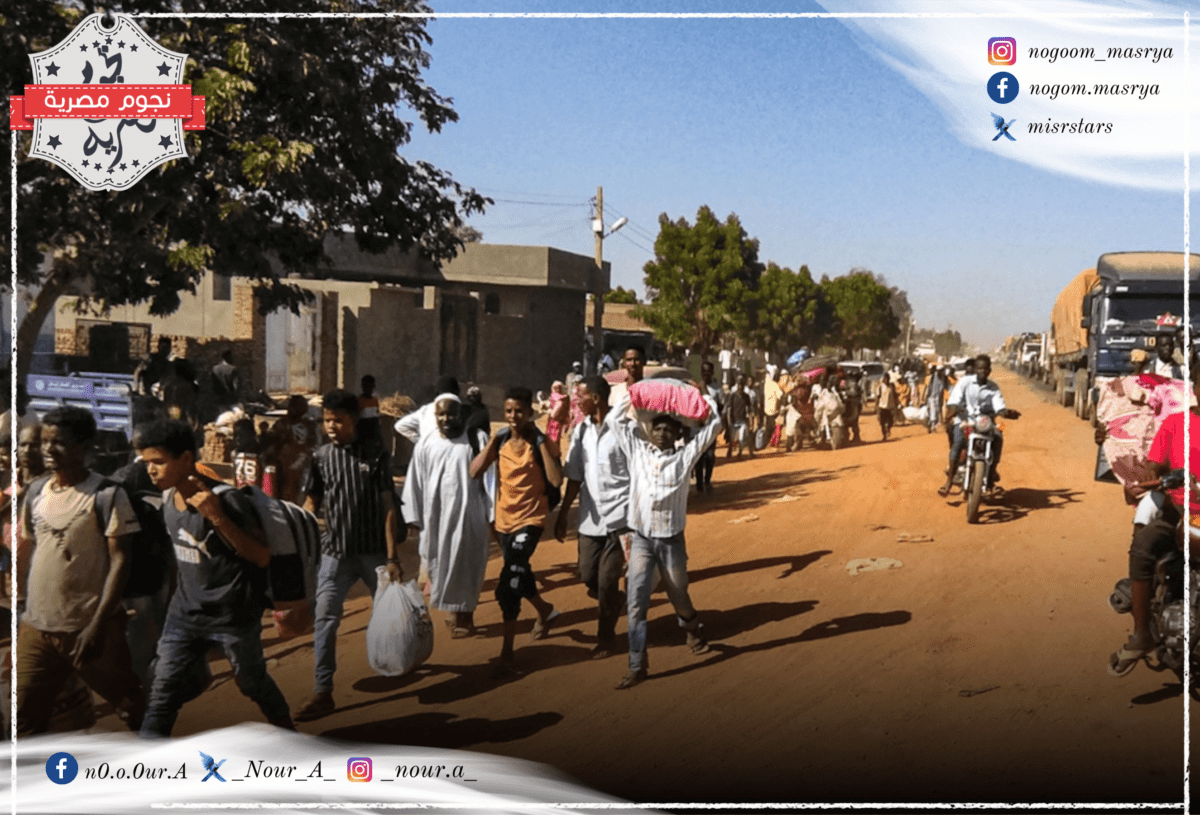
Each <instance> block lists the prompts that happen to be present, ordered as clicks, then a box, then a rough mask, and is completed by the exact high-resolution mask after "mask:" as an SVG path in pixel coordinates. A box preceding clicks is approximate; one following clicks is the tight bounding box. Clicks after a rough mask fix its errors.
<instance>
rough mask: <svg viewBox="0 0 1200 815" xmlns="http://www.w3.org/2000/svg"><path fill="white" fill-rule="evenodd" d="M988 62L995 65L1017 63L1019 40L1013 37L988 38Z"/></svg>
mask: <svg viewBox="0 0 1200 815" xmlns="http://www.w3.org/2000/svg"><path fill="white" fill-rule="evenodd" d="M988 62H990V63H992V64H993V65H1015V64H1016V62H1017V41H1016V39H1015V38H1013V37H992V38H991V39H990V40H988Z"/></svg>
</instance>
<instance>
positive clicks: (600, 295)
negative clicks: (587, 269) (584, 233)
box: [584, 186, 604, 376]
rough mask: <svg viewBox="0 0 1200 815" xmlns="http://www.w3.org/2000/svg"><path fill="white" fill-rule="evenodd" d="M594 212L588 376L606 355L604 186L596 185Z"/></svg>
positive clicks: (585, 371) (585, 372)
mask: <svg viewBox="0 0 1200 815" xmlns="http://www.w3.org/2000/svg"><path fill="white" fill-rule="evenodd" d="M592 214H593V218H592V234H594V235H595V236H596V277H595V284H594V285H593V286H592V289H593V291H592V297H593V298H594V303H593V306H592V359H591V367H590V368H587V369H585V370H584V374H585V375H586V376H591V375H592V374H594V373H596V370H597V367H596V366H597V364H598V363H599V362H600V358H601V357H603V356H604V287H603V286H602V282H603V280H604V187H600V186H597V187H596V208H595V211H594V212H593V213H592Z"/></svg>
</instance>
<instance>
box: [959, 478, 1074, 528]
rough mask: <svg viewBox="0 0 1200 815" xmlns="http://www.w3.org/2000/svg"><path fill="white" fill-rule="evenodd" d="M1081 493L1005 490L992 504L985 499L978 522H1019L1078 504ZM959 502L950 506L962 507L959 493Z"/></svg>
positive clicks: (963, 502)
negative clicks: (1031, 516)
mask: <svg viewBox="0 0 1200 815" xmlns="http://www.w3.org/2000/svg"><path fill="white" fill-rule="evenodd" d="M1081 495H1083V493H1082V492H1079V491H1076V490H1071V489H1067V488H1062V489H1056V490H1034V489H1029V488H1027V487H1018V488H1017V489H1013V490H1006V491H1005V492H1004V494H1003V495H1002V496H1000V498H998V499H995V500H994V502H988V501H987V500H986V499H985V501H984V503H983V505H982V506H980V507H979V520H978V523H981V524H1005V523H1011V522H1012V521H1017V520H1020V519H1021V518H1024V517H1025V516H1027V515H1028V514H1029V513H1030V512H1034V511H1036V510H1043V509H1062V508H1064V507H1066V506H1067V505H1068V504H1075V503H1078V502H1079V496H1081ZM958 498H959V500H958V501H957V502H954V503H952V504H951V506H956V507H962V506H964V505H965V503H966V498H964V497H963V496H962V495H961V493H960V494H959V496H958Z"/></svg>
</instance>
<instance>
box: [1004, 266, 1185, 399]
mask: <svg viewBox="0 0 1200 815" xmlns="http://www.w3.org/2000/svg"><path fill="white" fill-rule="evenodd" d="M1185 281H1187V283H1188V289H1189V292H1188V297H1189V300H1190V309H1189V311H1190V315H1189V319H1190V320H1191V324H1192V331H1193V332H1195V330H1196V328H1197V327H1200V290H1198V289H1200V285H1198V284H1200V255H1196V254H1191V255H1184V253H1182V252H1110V253H1107V254H1104V255H1101V256H1100V259H1099V260H1097V261H1096V266H1095V267H1094V268H1091V269H1084V270H1083V271H1082V272H1080V273H1079V274H1077V275H1076V276H1075V277H1074V278H1073V279H1072V280H1071V281H1070V282H1069V283H1067V285H1066V286H1065V287H1064V288H1063V290H1062V291H1061V292H1060V293H1059V295H1058V298H1057V299H1056V300H1055V301H1054V308H1053V310H1052V311H1051V314H1050V330H1049V331H1048V332H1045V333H1042V334H1032V333H1026V334H1020V335H1017V336H1015V337H1010V338H1009V339H1008V341H1007V342H1006V344H1005V348H1004V350H1005V352H1006V354H1007V360H1008V363H1009V365H1010V367H1012V368H1014V369H1016V370H1019V371H1021V372H1022V373H1023V374H1025V375H1026V376H1029V377H1030V378H1033V379H1038V380H1040V381H1042V382H1045V383H1046V384H1047V385H1050V386H1051V387H1053V388H1054V391H1055V393H1056V394H1057V396H1058V402H1059V404H1061V405H1063V406H1064V407H1072V408H1074V410H1075V413H1076V415H1077V416H1080V417H1082V418H1089V419H1090V418H1091V417H1092V416H1093V415H1094V411H1095V406H1096V397H1097V393H1098V387H1097V380H1098V379H1099V378H1103V377H1111V376H1122V375H1124V374H1126V373H1128V372H1129V370H1130V362H1129V356H1130V353H1131V352H1132V351H1133V350H1135V349H1143V350H1145V351H1146V352H1147V353H1148V354H1149V355H1150V356H1151V357H1153V356H1154V354H1155V351H1156V346H1157V343H1158V342H1159V340H1160V339H1161V338H1162V337H1164V336H1172V337H1178V336H1179V334H1180V333H1181V332H1182V328H1183V324H1184V290H1185V286H1184V284H1185ZM1176 347H1177V348H1182V347H1183V344H1182V343H1179V342H1177V343H1176ZM1179 361H1182V360H1181V358H1179Z"/></svg>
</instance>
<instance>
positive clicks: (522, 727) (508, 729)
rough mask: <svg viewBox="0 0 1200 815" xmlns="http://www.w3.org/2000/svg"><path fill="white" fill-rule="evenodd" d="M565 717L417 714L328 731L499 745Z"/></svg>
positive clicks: (430, 743)
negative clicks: (509, 717) (480, 716)
mask: <svg viewBox="0 0 1200 815" xmlns="http://www.w3.org/2000/svg"><path fill="white" fill-rule="evenodd" d="M562 720H563V716H562V714H561V713H552V712H549V711H542V712H540V713H530V714H529V715H527V716H516V717H514V718H511V719H459V718H457V717H455V715H454V714H453V713H434V712H429V713H414V714H413V715H411V716H399V717H397V718H394V719H381V720H379V721H375V722H366V723H364V724H357V725H351V726H349V727H339V728H335V729H333V730H326V731H324V732H323V733H321V735H322V736H324V737H326V738H332V739H345V740H351V741H364V742H374V743H378V744H406V745H413V746H417V747H442V748H446V749H451V750H461V749H464V748H466V747H472V746H474V745H477V744H500V743H503V742H508V741H519V740H520V739H527V738H529V737H530V736H533V735H535V734H537V733H539V732H541V731H542V730H545V729H546V728H547V727H553V726H554V725H556V724H558V723H559V722H561V721H562Z"/></svg>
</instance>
